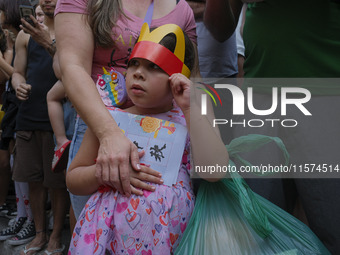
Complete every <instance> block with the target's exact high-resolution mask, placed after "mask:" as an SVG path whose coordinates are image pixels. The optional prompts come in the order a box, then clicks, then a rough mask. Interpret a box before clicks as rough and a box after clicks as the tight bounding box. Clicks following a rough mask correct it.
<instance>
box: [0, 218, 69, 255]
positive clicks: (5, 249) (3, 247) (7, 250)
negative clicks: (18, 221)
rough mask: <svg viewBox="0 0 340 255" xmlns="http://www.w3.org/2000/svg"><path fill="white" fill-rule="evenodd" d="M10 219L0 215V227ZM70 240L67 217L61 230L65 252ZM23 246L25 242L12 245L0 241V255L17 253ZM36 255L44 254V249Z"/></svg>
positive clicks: (14, 254) (5, 224)
mask: <svg viewBox="0 0 340 255" xmlns="http://www.w3.org/2000/svg"><path fill="white" fill-rule="evenodd" d="M9 220H10V219H8V218H6V217H0V229H3V228H6V227H7V226H8V222H9ZM70 240H71V234H70V225H69V223H68V218H67V220H66V221H65V224H64V230H63V232H62V243H63V244H64V245H65V246H66V248H65V250H64V253H63V254H67V250H68V246H69V243H70ZM24 247H25V244H23V245H18V246H12V245H9V244H8V243H7V241H0V255H19V254H20V251H22V250H23V249H24ZM37 254H38V255H43V254H46V253H44V251H41V252H39V253H37Z"/></svg>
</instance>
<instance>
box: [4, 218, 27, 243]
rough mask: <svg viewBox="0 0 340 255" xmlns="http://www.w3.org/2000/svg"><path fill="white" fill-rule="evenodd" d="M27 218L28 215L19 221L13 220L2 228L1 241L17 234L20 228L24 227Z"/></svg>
mask: <svg viewBox="0 0 340 255" xmlns="http://www.w3.org/2000/svg"><path fill="white" fill-rule="evenodd" d="M26 220H27V218H26V217H20V218H19V219H18V220H17V221H15V222H13V224H12V225H10V226H8V227H7V228H5V229H3V230H1V232H0V241H4V240H7V239H8V238H11V237H12V236H15V235H16V234H18V233H19V232H20V230H21V229H22V228H23V226H24V224H25V222H26Z"/></svg>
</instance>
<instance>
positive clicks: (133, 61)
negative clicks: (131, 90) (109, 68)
mask: <svg viewBox="0 0 340 255" xmlns="http://www.w3.org/2000/svg"><path fill="white" fill-rule="evenodd" d="M130 66H138V61H137V60H136V59H131V60H130V61H129V65H128V67H130Z"/></svg>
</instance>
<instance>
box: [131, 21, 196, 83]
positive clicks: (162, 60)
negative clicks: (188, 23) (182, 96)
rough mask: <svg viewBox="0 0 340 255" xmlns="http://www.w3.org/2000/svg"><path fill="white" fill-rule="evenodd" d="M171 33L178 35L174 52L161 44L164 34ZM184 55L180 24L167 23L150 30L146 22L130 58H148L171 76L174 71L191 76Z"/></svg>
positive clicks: (183, 40) (183, 41)
mask: <svg viewBox="0 0 340 255" xmlns="http://www.w3.org/2000/svg"><path fill="white" fill-rule="evenodd" d="M170 33H174V34H175V35H176V47H175V51H174V53H172V52H171V51H170V50H169V49H167V48H165V47H164V46H163V45H160V44H159V42H160V41H161V40H162V39H163V38H164V36H166V35H168V34H170ZM184 55H185V39H184V34H183V31H182V29H181V28H180V27H179V26H177V25H175V24H166V25H163V26H160V27H158V28H156V29H155V30H153V31H152V32H150V29H149V25H148V24H147V23H144V24H143V26H142V29H141V32H140V35H139V39H138V41H137V43H136V45H135V47H134V48H133V51H132V52H131V56H130V59H129V60H131V59H133V58H143V59H147V60H149V61H151V62H153V63H155V64H156V65H158V66H159V67H160V68H162V69H163V70H164V71H165V72H166V73H167V74H168V75H169V76H171V75H172V74H174V73H182V74H184V75H185V76H186V77H188V78H189V77H190V70H189V68H188V67H187V66H186V65H185V64H184Z"/></svg>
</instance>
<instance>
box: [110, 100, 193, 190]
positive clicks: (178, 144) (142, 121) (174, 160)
mask: <svg viewBox="0 0 340 255" xmlns="http://www.w3.org/2000/svg"><path fill="white" fill-rule="evenodd" d="M109 111H110V113H111V115H112V117H113V118H114V119H115V121H116V123H117V125H118V126H119V128H120V129H121V130H122V131H123V133H124V134H125V136H126V137H127V138H129V139H130V140H131V141H132V142H133V143H134V144H135V145H136V147H137V148H139V149H140V150H144V152H145V155H144V156H143V157H142V158H140V162H141V163H143V164H145V165H147V166H149V167H151V168H152V169H154V170H156V171H158V172H160V173H161V174H162V178H163V180H164V185H168V186H172V185H173V184H175V183H176V180H177V176H178V169H179V168H180V163H181V158H182V156H183V151H184V146H185V142H186V138H187V133H188V132H187V128H186V127H185V126H184V125H182V124H180V123H175V122H172V121H170V120H164V119H159V118H155V117H150V116H144V115H135V114H131V113H127V112H125V111H123V110H120V109H119V108H116V107H114V108H109Z"/></svg>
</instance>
